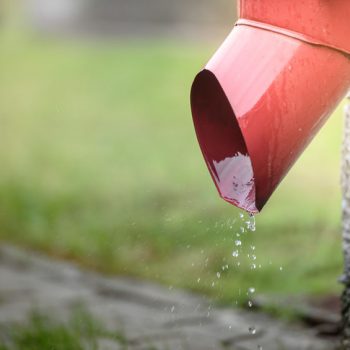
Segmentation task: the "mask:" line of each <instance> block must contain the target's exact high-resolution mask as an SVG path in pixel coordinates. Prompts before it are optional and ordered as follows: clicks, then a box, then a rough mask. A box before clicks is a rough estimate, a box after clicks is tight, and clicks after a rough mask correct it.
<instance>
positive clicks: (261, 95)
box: [191, 0, 350, 213]
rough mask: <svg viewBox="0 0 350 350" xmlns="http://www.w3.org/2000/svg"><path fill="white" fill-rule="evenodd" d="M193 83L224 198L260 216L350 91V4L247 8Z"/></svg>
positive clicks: (204, 144) (196, 115)
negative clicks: (281, 183) (349, 22)
mask: <svg viewBox="0 0 350 350" xmlns="http://www.w3.org/2000/svg"><path fill="white" fill-rule="evenodd" d="M239 8H240V19H239V20H238V22H237V23H236V25H235V27H234V29H233V31H232V32H231V34H230V35H229V36H228V38H227V39H226V40H225V42H224V43H223V45H222V46H221V47H220V48H219V50H218V51H217V52H216V54H215V55H214V56H213V58H212V59H211V60H210V61H209V63H208V64H207V65H206V67H205V69H204V70H202V71H201V72H200V73H199V74H198V75H197V77H196V78H195V81H194V83H193V87H192V91H191V106H192V115H193V120H194V125H195V129H196V133H197V137H198V141H199V144H200V146H201V150H202V153H203V155H204V158H205V161H206V163H207V166H208V168H209V171H210V174H211V176H212V178H213V180H214V183H215V185H216V187H217V189H218V191H219V193H220V195H221V197H222V198H223V199H225V200H226V201H227V202H229V203H232V204H234V205H236V206H237V207H239V208H242V209H244V210H247V211H249V212H251V213H256V212H259V211H260V210H261V209H262V208H263V206H264V205H265V203H266V202H267V200H268V199H269V198H270V196H271V194H272V193H273V191H274V190H275V189H276V187H277V186H278V184H279V183H280V182H281V181H282V179H283V178H284V176H285V175H286V173H287V172H288V170H289V169H290V168H291V167H292V165H293V164H294V162H295V161H296V160H297V158H298V157H299V155H300V154H301V153H302V152H303V150H304V149H305V147H306V146H307V145H308V144H309V142H310V141H311V140H312V138H313V137H314V136H315V134H316V133H317V131H318V130H319V129H320V128H321V127H322V125H323V124H324V123H325V121H326V120H327V118H328V116H329V115H330V114H331V113H332V112H333V110H334V109H335V108H336V106H337V105H338V103H339V102H340V101H341V100H342V98H343V97H344V95H345V93H346V91H347V90H348V88H349V86H350V59H349V54H350V25H349V24H348V19H349V16H350V1H346V0H299V1H290V0H241V1H240V4H239Z"/></svg>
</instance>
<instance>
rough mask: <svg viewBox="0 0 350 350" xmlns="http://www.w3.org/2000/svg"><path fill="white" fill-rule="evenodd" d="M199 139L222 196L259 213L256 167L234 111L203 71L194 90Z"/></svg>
mask: <svg viewBox="0 0 350 350" xmlns="http://www.w3.org/2000/svg"><path fill="white" fill-rule="evenodd" d="M191 105H192V115H193V121H194V125H195V129H196V133H197V138H198V141H199V144H200V147H201V150H202V153H203V155H204V158H205V161H206V163H207V166H208V168H209V171H210V174H211V176H212V178H213V180H214V182H215V184H216V187H217V189H218V191H219V193H220V196H221V197H222V198H223V199H224V200H226V201H227V202H229V203H231V204H234V205H235V206H237V207H239V208H241V209H244V210H246V211H249V212H251V213H255V212H257V209H256V205H255V182H254V174H253V168H252V163H251V160H250V157H249V154H248V151H247V147H246V144H245V141H244V138H243V135H242V132H241V129H240V127H239V124H238V121H237V118H236V116H235V114H234V112H233V109H232V107H231V105H230V103H229V101H228V99H227V97H226V95H225V93H224V91H223V89H222V87H221V86H220V84H219V82H218V80H217V79H216V77H215V75H214V74H213V73H212V72H210V71H208V70H203V71H202V72H200V73H199V74H198V75H197V77H196V79H195V81H194V83H193V86H192V92H191Z"/></svg>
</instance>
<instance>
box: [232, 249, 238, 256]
mask: <svg viewBox="0 0 350 350" xmlns="http://www.w3.org/2000/svg"><path fill="white" fill-rule="evenodd" d="M232 256H233V257H234V258H238V257H239V252H238V250H235V251H233V253H232Z"/></svg>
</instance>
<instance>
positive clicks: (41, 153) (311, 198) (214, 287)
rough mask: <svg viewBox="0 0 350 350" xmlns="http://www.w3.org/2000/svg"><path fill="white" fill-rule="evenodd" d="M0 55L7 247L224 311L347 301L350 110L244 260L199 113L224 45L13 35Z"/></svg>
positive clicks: (281, 198)
mask: <svg viewBox="0 0 350 350" xmlns="http://www.w3.org/2000/svg"><path fill="white" fill-rule="evenodd" d="M0 45H1V55H0V66H1V67H2V70H1V80H0V95H1V103H0V118H1V131H0V164H1V172H0V239H1V240H2V241H3V242H11V243H13V244H17V245H20V246H24V247H30V248H32V249H37V250H40V251H45V252H47V253H49V254H52V255H54V256H57V257H60V258H65V259H70V260H73V261H77V262H78V263H79V264H81V265H83V266H86V267H88V268H92V269H96V270H99V271H101V272H104V273H108V274H122V275H131V276H135V277H140V278H146V279H150V280H154V281H158V282H161V283H164V284H166V285H167V286H169V287H171V286H177V287H185V288H189V289H192V290H195V291H199V292H204V293H207V294H209V295H212V296H214V297H215V298H217V299H218V300H219V301H222V302H225V303H232V304H234V303H236V301H238V302H242V301H243V300H244V299H245V298H246V291H247V289H248V288H249V287H255V288H256V291H257V293H270V294H275V293H278V294H280V293H290V294H295V293H306V294H322V293H330V292H332V293H333V292H337V291H339V288H340V287H339V285H338V283H337V278H338V276H339V275H340V274H341V271H342V255H341V234H340V231H341V230H340V210H341V204H340V190H339V177H340V175H339V163H340V155H339V154H340V145H341V128H342V108H341V107H340V108H339V109H338V111H337V112H336V113H335V114H334V115H333V116H332V118H331V119H330V121H329V122H328V124H327V125H326V127H324V129H323V130H322V132H321V133H320V135H318V137H317V138H316V139H315V141H314V142H313V143H312V145H311V146H310V147H309V148H308V150H307V151H306V152H305V154H304V155H303V156H302V158H301V159H300V160H299V162H298V163H297V164H296V166H295V167H294V168H293V170H292V171H291V173H290V174H289V175H288V177H287V178H286V179H285V180H284V182H283V183H282V184H281V186H280V187H279V189H278V190H277V192H276V193H275V194H274V196H273V197H272V199H271V200H270V202H269V203H268V205H267V206H266V207H265V209H264V210H263V212H262V213H261V214H259V215H258V216H257V218H256V220H257V229H256V232H253V233H252V232H251V233H246V234H244V235H243V236H242V240H243V246H242V252H241V254H240V257H239V258H234V257H233V256H232V252H233V250H234V249H235V244H234V241H235V239H236V234H237V233H238V232H239V228H240V226H241V219H240V217H239V211H238V210H236V209H235V208H234V207H232V206H230V205H228V204H227V203H225V202H223V201H222V200H220V199H219V197H218V195H217V193H216V190H215V188H214V185H213V184H212V182H211V179H210V176H209V174H208V172H207V170H206V167H205V165H204V162H203V159H202V156H201V154H200V151H199V147H198V145H197V142H196V139H195V134H194V130H193V125H192V120H191V115H190V108H189V90H190V86H191V82H192V79H193V77H194V75H195V74H196V72H197V71H198V70H199V69H200V67H201V66H202V65H203V64H204V63H205V62H206V60H207V59H208V58H209V56H210V55H211V54H212V52H213V51H214V50H215V48H216V47H217V45H218V43H210V44H207V45H204V44H192V43H180V42H170V43H169V42H160V41H152V42H136V41H134V42H128V43H126V42H115V43H110V42H109V43H95V44H93V43H91V42H90V43H89V42H85V43H84V42H75V41H70V42H62V41H55V40H53V39H50V40H45V39H43V38H41V39H38V38H35V37H34V36H31V35H20V34H18V33H17V34H13V33H12V32H11V33H9V32H4V33H2V34H1V35H0ZM315 83H317V82H315ZM251 246H255V247H256V249H255V251H254V255H256V256H257V259H256V261H255V263H256V265H257V269H251V258H250V259H249V258H248V257H247V254H250V255H251V256H252V254H253V253H252V248H251ZM238 261H239V262H240V265H239V266H238V264H237V262H238ZM226 265H228V268H226ZM260 265H261V267H260ZM218 272H220V275H219V274H218Z"/></svg>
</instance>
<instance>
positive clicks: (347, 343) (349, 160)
mask: <svg viewBox="0 0 350 350" xmlns="http://www.w3.org/2000/svg"><path fill="white" fill-rule="evenodd" d="M347 97H348V101H347V106H346V107H345V121H344V140H343V149H342V172H341V174H342V175H341V184H342V192H343V200H342V216H343V217H342V220H343V254H344V274H343V276H342V278H341V282H342V283H343V284H344V291H343V294H342V346H343V349H345V350H347V349H350V92H349V93H348V96H347Z"/></svg>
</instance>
